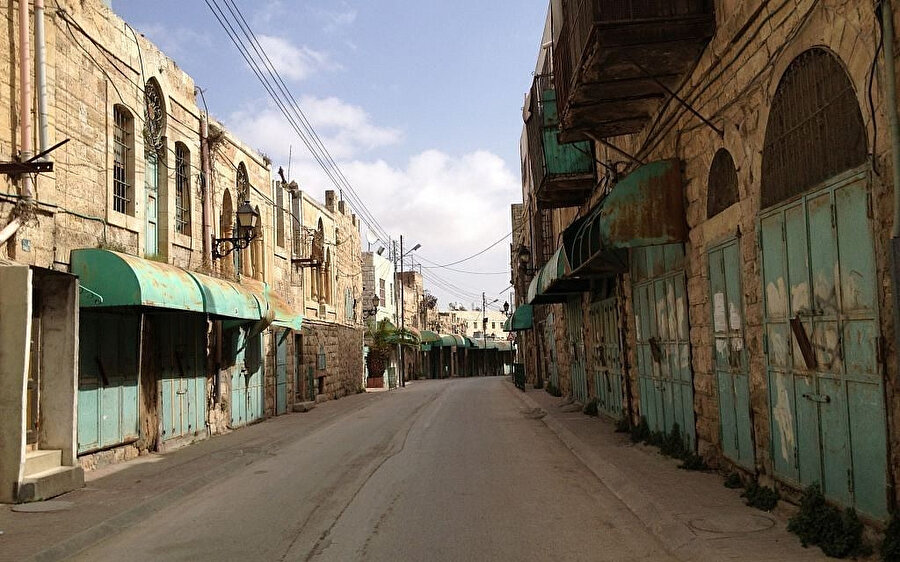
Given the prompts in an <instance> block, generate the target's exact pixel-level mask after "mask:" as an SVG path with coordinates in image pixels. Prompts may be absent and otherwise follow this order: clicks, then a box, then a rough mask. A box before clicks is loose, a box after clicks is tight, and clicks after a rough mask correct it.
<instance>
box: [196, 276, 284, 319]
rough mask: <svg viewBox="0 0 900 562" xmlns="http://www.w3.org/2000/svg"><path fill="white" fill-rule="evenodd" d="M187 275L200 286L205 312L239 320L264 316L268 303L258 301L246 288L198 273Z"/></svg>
mask: <svg viewBox="0 0 900 562" xmlns="http://www.w3.org/2000/svg"><path fill="white" fill-rule="evenodd" d="M189 275H190V276H191V277H193V278H194V280H195V282H196V284H197V286H199V287H200V291H201V293H202V294H203V307H204V310H205V311H206V313H207V314H211V315H213V316H221V317H223V318H237V319H239V320H262V319H263V318H265V317H266V314H267V312H268V303H267V302H260V299H258V298H257V297H255V296H254V295H253V292H252V291H250V290H249V289H248V288H246V287H242V286H241V285H239V284H238V283H232V282H231V281H226V280H224V279H216V278H215V277H210V276H208V275H202V274H200V273H189Z"/></svg>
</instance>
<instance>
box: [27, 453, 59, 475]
mask: <svg viewBox="0 0 900 562" xmlns="http://www.w3.org/2000/svg"><path fill="white" fill-rule="evenodd" d="M61 465H62V451H60V450H58V449H57V450H53V449H42V450H38V451H29V452H27V453H25V477H26V478H28V477H29V476H32V475H34V474H38V473H40V472H46V471H48V470H52V469H54V468H59V467H60V466H61Z"/></svg>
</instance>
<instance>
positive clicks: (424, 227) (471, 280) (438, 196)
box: [227, 98, 521, 306]
mask: <svg viewBox="0 0 900 562" xmlns="http://www.w3.org/2000/svg"><path fill="white" fill-rule="evenodd" d="M301 104H302V106H303V107H304V111H305V112H306V114H307V115H308V116H309V118H310V120H311V122H312V123H313V125H314V127H315V128H316V130H317V131H318V132H319V135H320V136H321V137H322V140H323V142H324V143H325V145H326V146H327V147H328V149H329V152H330V153H331V154H332V156H333V157H334V158H335V160H336V161H337V162H338V164H339V166H340V168H341V170H342V171H343V172H344V174H345V175H346V176H347V178H348V179H349V181H350V184H351V185H352V186H353V188H354V190H355V191H356V192H357V193H358V194H359V197H360V198H361V199H362V201H363V202H364V203H365V205H366V207H367V208H368V210H369V211H370V212H371V213H372V214H373V215H374V216H375V218H376V219H377V220H378V222H379V223H380V225H381V226H382V227H383V228H384V229H385V230H387V232H388V234H389V235H390V236H391V237H394V238H396V237H398V236H399V235H400V234H403V235H404V237H405V239H406V240H407V241H408V244H409V246H412V245H413V244H416V243H419V244H422V249H421V250H420V251H419V252H418V253H419V254H420V255H422V256H424V257H425V258H427V259H428V260H431V261H434V262H437V263H440V264H444V263H450V262H453V261H456V260H459V259H462V258H465V257H468V256H470V255H472V254H474V253H476V252H478V251H479V250H482V249H484V248H486V247H487V246H488V245H490V244H491V243H493V242H495V241H496V240H498V239H499V238H500V237H502V236H503V235H504V234H506V233H508V232H509V231H510V229H511V226H510V218H509V206H510V203H511V202H512V201H514V200H515V199H517V198H518V197H519V193H520V191H521V186H520V181H519V178H518V174H517V173H514V172H513V171H511V170H510V168H509V166H507V165H506V162H505V161H504V160H503V159H502V158H500V157H499V156H497V155H496V154H493V153H491V152H488V151H481V150H476V151H472V152H468V153H465V154H458V155H455V154H449V153H447V152H445V151H441V150H434V149H432V150H425V151H422V152H419V153H418V154H415V155H413V156H411V157H410V158H409V159H408V160H407V161H406V162H404V163H402V164H401V165H395V164H391V163H388V162H386V161H384V160H382V159H375V158H367V154H368V153H369V151H370V150H372V149H375V148H379V147H384V146H388V145H392V144H395V143H397V142H399V141H400V140H401V139H402V133H401V132H400V131H399V130H397V129H391V128H384V127H379V126H377V125H375V124H374V123H373V122H372V119H371V117H370V116H369V115H368V114H367V113H366V112H365V111H364V110H363V109H362V108H360V107H358V106H354V105H351V104H347V103H345V102H343V101H341V100H339V99H337V98H304V99H303V100H301ZM227 125H228V126H229V128H230V129H231V130H232V131H233V132H234V133H235V134H236V135H238V137H239V138H242V139H243V140H244V141H245V142H247V143H248V144H249V145H250V146H253V147H256V148H258V149H260V150H262V151H264V152H265V153H266V154H268V155H269V156H271V157H272V158H273V160H274V161H275V169H277V166H278V165H282V166H284V167H285V168H287V160H288V147H289V146H291V145H293V153H292V165H291V176H292V177H291V179H294V180H296V181H297V182H298V183H300V184H301V187H302V188H303V189H304V190H306V191H308V192H309V193H311V194H312V195H313V196H314V197H316V198H318V199H320V200H321V199H323V198H324V192H325V190H330V189H335V187H334V185H333V184H332V183H331V180H330V179H329V178H328V176H327V175H326V174H325V173H324V172H323V171H322V169H321V168H320V167H319V165H318V164H317V163H316V161H315V160H314V159H313V158H312V156H311V155H310V154H309V152H308V151H307V149H306V147H305V146H303V145H302V144H301V141H300V139H299V138H298V137H297V136H296V134H295V133H294V131H293V130H292V129H291V128H290V126H288V125H287V124H286V122H285V120H284V118H283V117H282V116H281V114H280V113H279V112H278V111H277V110H275V109H274V108H271V107H267V108H265V109H263V110H262V111H260V110H257V109H255V108H249V107H248V108H247V109H245V110H243V111H239V112H236V113H234V114H232V115H231V116H230V118H229V120H228V122H227ZM345 198H349V197H348V195H347V194H345ZM351 209H352V210H353V212H356V213H357V214H360V212H359V209H358V208H356V207H355V206H354V205H352V204H351ZM363 244H364V245H365V239H363ZM409 246H408V247H409ZM508 264H509V242H508V241H504V242H502V243H500V244H498V245H497V246H496V247H495V248H493V249H492V250H491V251H489V252H486V253H485V254H484V255H482V256H479V257H478V258H477V259H474V260H471V261H467V262H465V263H462V264H459V265H457V266H454V267H455V268H456V269H462V270H465V271H476V272H481V273H484V272H500V271H506V270H507V269H508ZM423 265H425V266H428V265H429V264H428V263H424V264H423ZM428 275H437V276H439V277H440V278H441V279H444V280H445V281H446V282H448V283H451V284H452V285H454V286H455V287H456V289H455V292H454V291H448V290H446V289H442V288H440V287H439V286H437V284H435V283H433V282H429V281H428V280H427V278H426V287H428V288H429V290H431V291H433V292H434V293H435V294H436V295H438V297H439V298H440V300H441V305H442V306H445V305H446V303H447V302H450V301H460V300H461V301H464V302H465V303H466V306H470V305H471V301H472V300H473V299H474V296H472V295H473V294H476V295H480V294H481V291H483V290H484V291H487V292H488V294H489V295H490V293H491V292H494V293H496V292H497V291H500V290H502V289H503V288H504V287H505V286H506V285H507V283H508V280H509V277H508V276H506V275H498V276H481V275H466V274H462V273H457V272H451V271H447V270H440V269H439V270H432V272H429V273H428ZM460 293H462V295H465V296H462V295H460ZM495 296H497V295H495ZM505 298H506V297H504V299H505ZM501 302H502V301H501Z"/></svg>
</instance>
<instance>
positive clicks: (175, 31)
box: [134, 23, 212, 58]
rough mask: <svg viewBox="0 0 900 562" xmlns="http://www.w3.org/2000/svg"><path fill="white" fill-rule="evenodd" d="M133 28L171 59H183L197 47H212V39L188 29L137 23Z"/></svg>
mask: <svg viewBox="0 0 900 562" xmlns="http://www.w3.org/2000/svg"><path fill="white" fill-rule="evenodd" d="M134 28H135V29H136V30H137V32H138V33H140V34H141V35H143V36H145V37H146V38H147V39H149V40H150V41H152V42H153V43H154V44H156V46H157V47H159V48H160V50H161V51H162V52H164V53H165V54H166V55H167V56H169V57H171V58H181V57H184V56H186V55H187V54H188V53H189V52H190V50H191V49H194V48H196V47H198V46H200V47H210V46H211V45H212V38H211V37H210V36H209V35H207V34H206V33H200V32H198V31H196V30H194V29H191V28H188V27H172V26H169V25H162V24H159V23H146V24H140V23H139V24H136V25H135V26H134Z"/></svg>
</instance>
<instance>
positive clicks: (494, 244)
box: [419, 232, 512, 268]
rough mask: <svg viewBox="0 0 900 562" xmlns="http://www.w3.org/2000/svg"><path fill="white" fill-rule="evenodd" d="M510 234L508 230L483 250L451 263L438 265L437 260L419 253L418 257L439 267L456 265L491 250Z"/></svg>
mask: <svg viewBox="0 0 900 562" xmlns="http://www.w3.org/2000/svg"><path fill="white" fill-rule="evenodd" d="M510 236H512V232H508V233H507V234H506V235H505V236H504V237H503V238H501V239H500V240H497V241H496V242H494V243H493V244H491V245H490V246H488V247H487V248H485V249H484V250H481V251H480V252H478V253H477V254H473V255H471V256H469V257H467V258H465V259H461V260H459V261H455V262H453V263H445V264H443V265H439V264H437V262H433V261H431V260H429V259H426V258H423V257H422V256H421V255H419V259H420V260H422V261H427V262H428V263H430V264H434V265H435V266H436V267H439V268H446V267H449V266H451V265H458V264H461V263H463V262H467V261H469V260H473V259H475V258H477V257H478V256H480V255H482V254H486V253H487V252H488V251H490V250H492V249H493V248H494V247H496V246H497V245H498V244H500V242H503V241H504V240H506V239H507V238H509V237H510Z"/></svg>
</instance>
